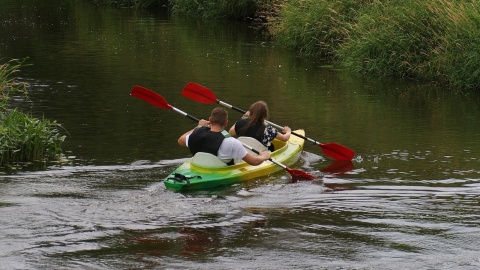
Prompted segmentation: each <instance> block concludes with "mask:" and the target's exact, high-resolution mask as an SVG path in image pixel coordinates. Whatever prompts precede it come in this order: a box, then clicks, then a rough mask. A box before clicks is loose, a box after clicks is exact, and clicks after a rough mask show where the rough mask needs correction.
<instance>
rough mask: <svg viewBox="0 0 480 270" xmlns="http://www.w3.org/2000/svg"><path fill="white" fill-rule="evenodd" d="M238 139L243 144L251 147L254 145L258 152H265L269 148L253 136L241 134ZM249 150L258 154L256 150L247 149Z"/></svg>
mask: <svg viewBox="0 0 480 270" xmlns="http://www.w3.org/2000/svg"><path fill="white" fill-rule="evenodd" d="M238 140H239V141H240V142H242V143H243V144H246V145H248V146H250V147H252V148H253V149H255V150H257V151H258V152H263V151H265V150H267V147H266V146H265V145H263V144H262V143H261V142H259V141H257V140H256V139H254V138H252V137H244V136H241V137H238ZM247 151H249V153H251V154H252V153H253V154H254V155H256V154H255V153H254V152H252V151H250V150H249V149H247Z"/></svg>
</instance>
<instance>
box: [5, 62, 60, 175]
mask: <svg viewBox="0 0 480 270" xmlns="http://www.w3.org/2000/svg"><path fill="white" fill-rule="evenodd" d="M22 64H23V61H10V62H8V63H5V64H3V65H0V98H1V101H0V167H5V166H6V165H11V164H13V163H22V162H31V161H45V160H51V159H56V158H58V156H59V155H60V153H61V152H62V150H61V147H60V146H61V143H62V142H63V141H64V139H65V136H62V135H60V132H59V130H58V128H59V127H60V125H59V124H57V123H56V122H55V121H53V122H52V121H50V120H47V119H44V118H42V119H37V118H34V117H32V116H29V115H26V114H24V113H22V112H20V111H19V110H17V109H9V108H8V100H9V98H10V97H12V96H13V95H15V94H18V93H23V94H26V91H25V89H26V84H25V83H22V82H17V81H16V80H15V79H14V77H13V74H14V73H16V72H18V70H19V68H20V67H21V66H22Z"/></svg>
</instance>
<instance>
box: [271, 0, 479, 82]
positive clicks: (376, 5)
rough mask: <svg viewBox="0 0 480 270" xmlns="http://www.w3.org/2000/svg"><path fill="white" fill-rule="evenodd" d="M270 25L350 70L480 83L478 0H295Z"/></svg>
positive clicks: (281, 37)
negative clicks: (479, 64)
mask: <svg viewBox="0 0 480 270" xmlns="http://www.w3.org/2000/svg"><path fill="white" fill-rule="evenodd" d="M269 30H270V32H271V33H272V35H273V37H274V39H275V40H276V41H277V42H278V43H279V44H281V45H285V46H287V47H291V48H293V49H295V50H297V51H298V52H300V53H301V54H303V55H308V56H316V57H323V58H328V59H330V60H332V61H333V62H334V63H337V64H338V65H340V66H343V67H345V68H347V69H351V70H355V71H358V72H362V73H368V74H373V75H379V76H401V77H414V78H421V79H428V80H433V81H440V82H446V83H450V84H451V85H453V86H455V87H457V88H464V89H473V90H480V70H479V66H478V63H479V62H480V52H479V49H478V48H480V2H479V1H476V0H466V1H460V0H435V1H430V0H384V1H380V0H359V1H355V0H289V1H285V2H284V3H283V5H282V8H281V9H280V11H279V14H278V19H277V20H276V21H275V23H272V24H270V26H269Z"/></svg>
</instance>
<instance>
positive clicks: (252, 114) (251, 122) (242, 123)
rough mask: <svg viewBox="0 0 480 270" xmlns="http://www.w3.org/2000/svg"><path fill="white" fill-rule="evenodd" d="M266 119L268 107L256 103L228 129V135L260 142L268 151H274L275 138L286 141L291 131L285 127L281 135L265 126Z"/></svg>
mask: <svg viewBox="0 0 480 270" xmlns="http://www.w3.org/2000/svg"><path fill="white" fill-rule="evenodd" d="M267 119H268V106H267V103H265V102H264V101H257V102H255V103H253V104H252V106H250V109H249V110H248V111H247V112H246V113H245V114H244V115H243V117H242V119H240V120H238V121H237V122H236V123H235V124H233V126H232V127H231V128H230V131H229V132H230V135H232V136H234V137H239V136H247V137H252V138H254V139H256V140H257V141H259V142H261V143H262V144H263V145H264V146H265V147H267V148H268V150H270V151H272V152H273V151H275V148H274V146H273V144H272V141H273V140H274V139H275V138H277V139H279V140H281V141H284V142H286V141H288V140H289V139H290V135H291V133H292V130H291V129H290V128H289V127H288V126H285V127H284V128H283V130H282V133H280V132H278V130H277V129H276V128H274V127H272V126H269V125H265V120H267Z"/></svg>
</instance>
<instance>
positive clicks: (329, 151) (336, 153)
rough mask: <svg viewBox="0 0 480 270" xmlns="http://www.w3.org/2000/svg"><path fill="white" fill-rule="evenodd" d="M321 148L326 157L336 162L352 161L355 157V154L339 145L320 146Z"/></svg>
mask: <svg viewBox="0 0 480 270" xmlns="http://www.w3.org/2000/svg"><path fill="white" fill-rule="evenodd" d="M320 147H321V148H322V151H323V153H325V155H327V156H329V157H331V158H333V159H336V160H352V158H353V157H354V156H355V152H353V151H352V150H350V149H349V148H347V147H345V146H343V145H340V144H338V143H327V144H320Z"/></svg>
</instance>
